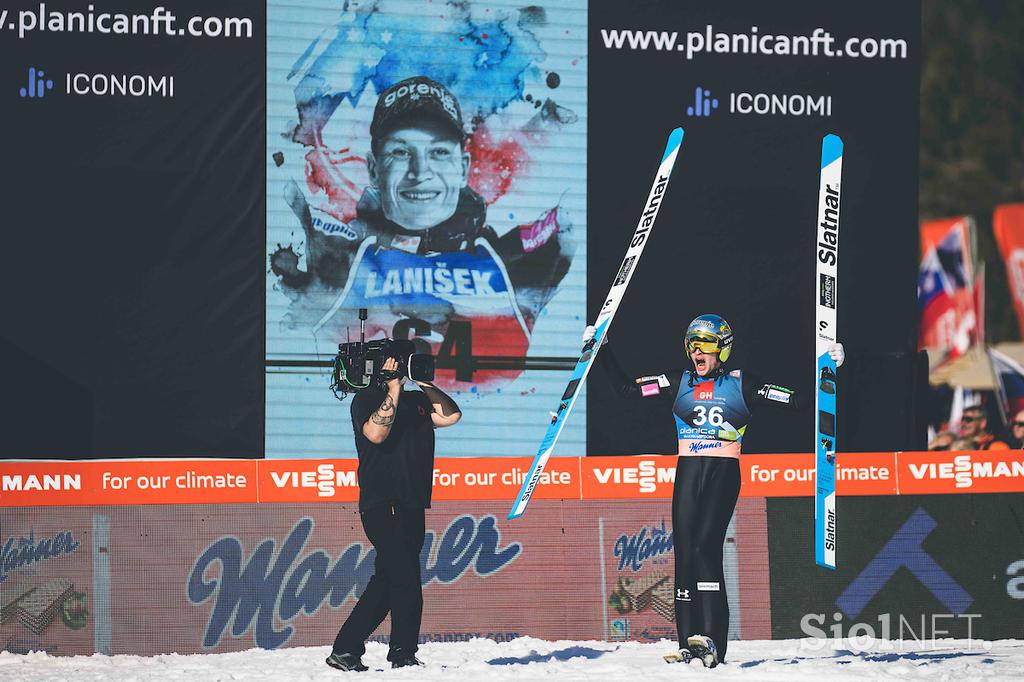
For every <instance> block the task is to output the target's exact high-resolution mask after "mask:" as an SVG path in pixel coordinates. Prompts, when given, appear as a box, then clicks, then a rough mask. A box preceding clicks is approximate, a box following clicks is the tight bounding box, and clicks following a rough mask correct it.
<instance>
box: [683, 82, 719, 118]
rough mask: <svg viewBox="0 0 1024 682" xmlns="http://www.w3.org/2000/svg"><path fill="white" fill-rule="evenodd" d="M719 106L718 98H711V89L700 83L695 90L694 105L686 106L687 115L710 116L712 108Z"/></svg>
mask: <svg viewBox="0 0 1024 682" xmlns="http://www.w3.org/2000/svg"><path fill="white" fill-rule="evenodd" d="M717 108H718V100H717V99H712V98H711V91H710V90H705V89H704V88H702V87H700V86H699V85H698V86H697V88H696V89H695V90H694V100H693V106H689V107H686V115H687V116H710V115H711V110H712V109H717Z"/></svg>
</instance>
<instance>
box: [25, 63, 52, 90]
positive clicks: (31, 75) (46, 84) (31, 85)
mask: <svg viewBox="0 0 1024 682" xmlns="http://www.w3.org/2000/svg"><path fill="white" fill-rule="evenodd" d="M45 76H46V74H45V73H44V72H43V70H42V69H39V70H38V71H37V70H36V68H35V67H34V66H30V67H28V86H27V87H24V88H21V89H20V90H18V94H19V95H21V96H22V97H42V96H43V95H45V94H46V91H47V90H53V81H52V80H50V79H49V78H45Z"/></svg>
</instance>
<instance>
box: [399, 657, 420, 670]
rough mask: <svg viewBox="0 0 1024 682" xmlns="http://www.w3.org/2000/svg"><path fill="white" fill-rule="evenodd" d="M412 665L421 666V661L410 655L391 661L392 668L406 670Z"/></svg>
mask: <svg viewBox="0 0 1024 682" xmlns="http://www.w3.org/2000/svg"><path fill="white" fill-rule="evenodd" d="M412 665H423V661H421V660H420V659H418V658H416V657H415V656H412V655H409V656H396V657H395V658H393V659H391V667H392V668H408V667H409V666H412Z"/></svg>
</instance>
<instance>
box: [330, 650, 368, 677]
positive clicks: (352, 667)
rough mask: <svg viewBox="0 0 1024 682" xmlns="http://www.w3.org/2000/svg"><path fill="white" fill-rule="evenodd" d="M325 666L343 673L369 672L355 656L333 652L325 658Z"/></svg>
mask: <svg viewBox="0 0 1024 682" xmlns="http://www.w3.org/2000/svg"><path fill="white" fill-rule="evenodd" d="M327 665H329V666H331V667H332V668H337V669H338V670H344V671H345V672H357V673H361V672H363V671H364V670H369V668H367V667H366V666H365V665H363V662H362V661H361V660H360V659H359V657H358V656H356V655H355V654H339V653H335V652H333V651H332V652H331V655H330V656H328V657H327Z"/></svg>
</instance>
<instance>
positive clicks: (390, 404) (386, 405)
mask: <svg viewBox="0 0 1024 682" xmlns="http://www.w3.org/2000/svg"><path fill="white" fill-rule="evenodd" d="M370 421H372V422H373V423H374V424H377V425H379V426H391V425H392V424H394V423H395V401H394V400H392V399H391V396H389V395H388V396H384V402H382V403H381V404H380V407H378V408H377V411H376V412H374V413H373V414H371V415H370Z"/></svg>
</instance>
